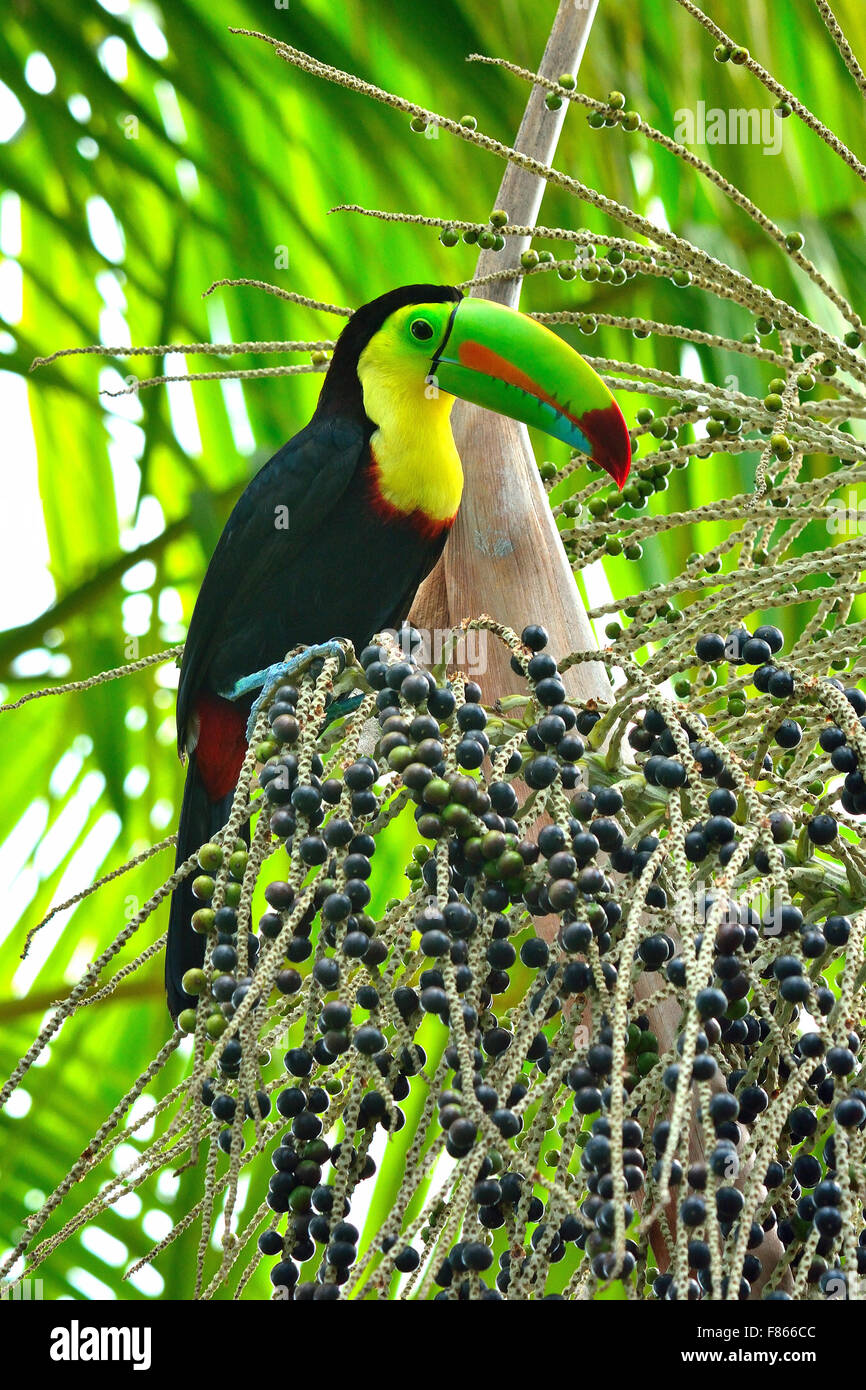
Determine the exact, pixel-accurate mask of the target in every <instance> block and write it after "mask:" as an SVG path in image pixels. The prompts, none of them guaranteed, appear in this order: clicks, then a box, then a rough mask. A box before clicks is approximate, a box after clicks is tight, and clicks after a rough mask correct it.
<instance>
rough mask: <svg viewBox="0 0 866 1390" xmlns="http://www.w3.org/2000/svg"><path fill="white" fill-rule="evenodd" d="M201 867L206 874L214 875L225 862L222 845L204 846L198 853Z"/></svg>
mask: <svg viewBox="0 0 866 1390" xmlns="http://www.w3.org/2000/svg"><path fill="white" fill-rule="evenodd" d="M198 862H199V867H200V868H201V869H203V870H204V872H205V873H206V874H214V873H216V871H217V869H218V868H219V867H220V865H221V864H222V862H223V852H222V846H221V845H214V844H207V845H202V847H201V849H200V850H199V852H198Z"/></svg>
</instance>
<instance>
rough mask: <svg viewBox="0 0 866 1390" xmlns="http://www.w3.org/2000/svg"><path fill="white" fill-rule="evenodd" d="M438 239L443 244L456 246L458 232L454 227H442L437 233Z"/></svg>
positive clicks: (458, 238) (458, 237) (458, 236)
mask: <svg viewBox="0 0 866 1390" xmlns="http://www.w3.org/2000/svg"><path fill="white" fill-rule="evenodd" d="M439 240H440V241H441V242H442V245H443V246H456V245H457V243H458V241H459V240H460V233H459V232H458V231H457V230H456V228H454V227H443V228H442V230H441V232H440V233H439Z"/></svg>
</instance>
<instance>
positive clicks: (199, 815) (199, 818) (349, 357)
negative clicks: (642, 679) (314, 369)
mask: <svg viewBox="0 0 866 1390" xmlns="http://www.w3.org/2000/svg"><path fill="white" fill-rule="evenodd" d="M456 396H459V397H460V398H461V399H462V400H465V401H469V402H471V403H473V404H475V405H478V406H483V407H485V408H486V409H488V410H493V411H497V412H498V413H499V414H501V415H507V416H510V417H511V418H512V419H515V420H521V421H523V422H524V423H525V424H527V425H533V426H535V427H536V428H538V429H541V430H544V431H545V432H546V433H547V434H549V435H552V436H553V437H555V438H557V439H560V440H564V441H565V442H566V443H567V444H569V445H570V446H571V447H572V448H573V449H575V450H580V451H582V452H583V453H585V454H587V455H588V456H589V457H590V458H591V459H592V460H593V461H594V462H595V463H596V464H598V465H600V466H601V467H602V468H603V469H605V471H606V472H607V473H609V474H610V476H611V477H612V478H613V479H614V480H615V481H616V483H617V484H618V485H619V486H622V484H623V483H624V481H625V479H626V476H627V475H628V471H629V466H630V457H631V451H630V440H629V433H628V428H627V426H626V423H625V421H624V419H623V416H622V414H621V413H620V410H619V407H618V406H617V404H616V402H615V401H614V399H613V397H612V395H611V393H610V392H609V391H608V389H607V387H606V386H605V385H604V383H603V382H602V381H601V379H600V377H598V376H597V375H596V373H595V372H594V371H593V370H592V368H591V367H590V366H589V365H588V364H587V363H586V362H585V361H584V360H583V358H582V357H580V356H579V354H578V353H576V352H575V351H574V350H573V349H572V348H571V347H570V346H569V345H568V344H567V343H565V342H564V341H563V339H561V338H559V337H558V336H557V335H556V334H555V333H553V332H552V331H551V330H550V329H548V328H546V327H544V326H543V325H542V324H540V323H538V322H537V321H536V320H534V319H532V318H529V317H528V316H527V315H525V314H521V313H518V312H516V311H515V310H513V309H509V308H506V307H505V306H503V305H501V304H496V303H492V302H490V301H488V300H483V299H471V298H464V296H463V295H462V293H461V291H460V290H458V289H455V288H452V287H450V286H443V285H406V286H403V287H401V288H399V289H394V290H391V291H389V292H388V293H387V294H383V295H380V296H379V297H378V298H377V299H373V300H371V302H370V303H369V304H365V305H364V306H363V307H362V308H360V309H358V310H357V311H356V312H355V313H354V314H353V315H352V316H351V318H350V319H349V321H348V323H347V324H346V326H345V328H344V329H343V331H342V333H341V334H340V337H339V339H338V341H337V343H336V345H335V348H334V352H333V356H332V358H331V362H330V364H329V367H328V371H327V374H326V376H325V379H324V382H323V385H322V389H321V392H320V395H319V400H318V404H317V406H316V410H315V413H314V415H313V417H312V419H311V420H310V422H309V424H308V425H306V426H305V427H304V428H303V429H302V430H301V431H300V432H299V433H298V434H296V435H295V436H294V438H292V439H290V440H289V442H288V443H287V444H284V445H283V447H282V448H281V449H279V450H278V451H277V453H276V454H274V456H273V458H271V459H270V461H269V462H268V463H266V464H265V465H264V467H263V468H262V469H261V470H260V471H259V472H258V473H257V474H256V476H255V477H254V478H253V479H252V481H251V482H250V483H249V485H248V486H247V488H246V490H245V491H244V492H243V494H242V496H241V497H240V499H239V500H238V502H237V504H236V505H235V507H234V510H233V511H232V513H231V515H230V517H229V519H228V522H227V523H226V526H225V530H224V531H223V533H222V535H221V537H220V539H219V542H218V543H217V546H216V549H215V551H214V553H213V557H212V559H211V561H210V564H209V566H208V569H207V572H206V574H205V577H204V582H203V583H202V586H201V590H200V592H199V595H198V599H197V601H196V604H195V608H194V610H193V614H192V619H191V621H190V625H189V632H188V635H187V639H186V644H185V646H184V650H183V658H182V662H181V670H180V679H179V684H178V692H177V731H178V751H179V753H180V756H181V759H184V757H186V759H187V760H188V762H187V773H186V785H185V788H184V794H183V804H182V807H181V813H180V825H179V830H178V841H177V861H176V862H177V866H178V867H179V866H180V865H181V864H183V863H184V861H185V860H186V859H188V858H189V857H190V856H191V855H192V854H194V853H195V852H196V851H197V850H198V849H199V848H200V847H201V846H202V845H204V844H206V843H207V842H208V841H209V840H211V839H212V837H213V836H214V834H216V833H217V832H218V831H219V830H220V829H221V828H222V827H223V826H224V825H225V823H226V821H227V819H228V815H229V811H230V808H231V803H232V797H233V793H234V791H235V788H236V784H237V780H238V775H239V772H240V768H241V763H242V761H243V757H244V753H245V751H246V747H247V722H248V717H249V715H250V711H251V707H252V704H253V699H252V692H251V687H254V686H255V685H256V684H260V685H262V686H264V685H266V684H267V683H268V680H269V677H270V674H271V672H276V673H279V670H280V667H279V663H280V661H281V660H282V659H283V658H284V657H285V655H286V653H287V652H289V651H290V650H291V649H293V648H296V647H298V646H311V645H314V644H316V643H320V642H323V641H325V640H327V639H332V638H338V637H339V638H348V639H349V640H350V641H351V642H352V643H353V644H354V646H355V648H356V649H357V650H360V649H361V647H363V646H364V645H365V644H366V643H367V642H369V640H370V638H371V637H372V636H373V635H374V634H375V633H377V632H379V631H382V630H384V629H386V628H393V627H395V626H397V625H399V623H400V622H401V621H402V620H403V619H404V618H405V616H406V614H407V612H408V610H409V607H410V605H411V602H412V599H413V597H414V595H415V592H416V590H417V588H418V586H419V584H420V583H421V581H422V580H423V579H424V577H425V576H426V575H427V574H428V573H429V572H430V570H431V569H432V567H433V565H434V564H435V563H436V560H437V559H438V557H439V555H440V554H441V552H442V548H443V546H444V545H445V541H446V539H447V536H448V532H449V530H450V528H451V526H452V525H453V523H454V519H455V517H456V515H457V509H458V507H459V506H460V498H461V494H462V491H463V470H462V467H461V463H460V458H459V455H458V453H457V449H456V447H455V444H454V439H453V436H452V433H451V425H450V414H451V408H452V406H453V404H454V398H455V397H456ZM255 673H258V674H257V675H256V674H255ZM191 882H192V881H191V879H190V878H189V877H187V878H186V879H185V880H184V881H183V882H182V883H181V885H180V886H179V887H178V888H177V889H176V890H175V892H174V894H173V896H172V902H171V912H170V918H169V927H168V939H167V947H166V967H165V983H166V994H167V1001H168V1007H169V1011H170V1013H171V1015H172V1018H175V1019H176V1018H177V1015H178V1013H179V1012H180V1011H181V1010H182V1009H185V1008H189V1007H191V1006H192V1005H193V1004H194V1003H195V1000H194V999H193V998H191V997H190V995H188V994H187V993H186V992H185V991H184V989H183V983H182V981H183V976H184V974H185V972H186V971H187V970H189V969H191V968H192V967H195V966H201V964H202V962H203V959H204V938H203V936H202V935H201V934H200V933H198V932H196V931H194V930H193V928H192V926H191V919H192V915H193V912H194V911H195V908H196V900H195V898H194V896H193V893H192V887H191Z"/></svg>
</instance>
